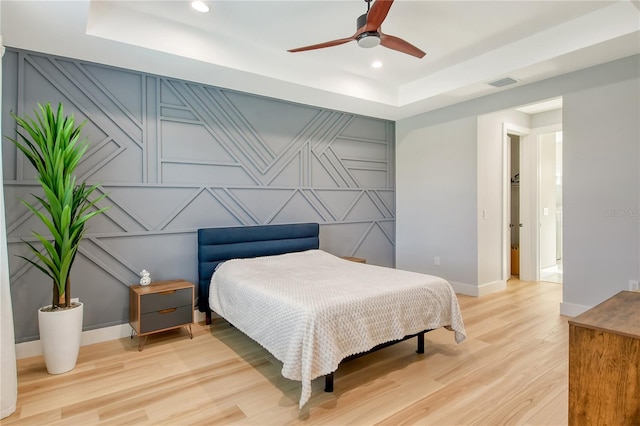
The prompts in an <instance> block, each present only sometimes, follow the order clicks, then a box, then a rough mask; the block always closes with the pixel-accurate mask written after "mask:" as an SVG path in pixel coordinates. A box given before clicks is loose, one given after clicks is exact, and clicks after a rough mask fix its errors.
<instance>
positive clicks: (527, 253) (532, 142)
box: [502, 122, 540, 281]
mask: <svg viewBox="0 0 640 426" xmlns="http://www.w3.org/2000/svg"><path fill="white" fill-rule="evenodd" d="M537 130H538V129H536V133H532V131H531V129H529V128H527V127H523V126H519V125H517V124H513V123H509V122H503V123H502V140H503V149H502V175H503V179H502V181H503V187H502V279H503V280H505V281H507V280H508V279H509V278H510V276H511V275H510V274H511V267H510V264H511V238H510V236H511V232H510V229H509V223H510V218H511V203H510V200H511V158H510V155H511V147H510V145H509V144H510V139H509V136H508V135H509V134H513V135H517V136H520V185H519V191H520V223H521V224H522V227H521V228H520V231H519V232H520V249H519V254H520V279H521V280H522V281H539V279H540V216H539V211H540V208H539V204H540V185H539V180H540V143H539V138H538V134H537Z"/></svg>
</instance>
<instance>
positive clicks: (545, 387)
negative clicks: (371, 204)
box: [2, 280, 568, 426]
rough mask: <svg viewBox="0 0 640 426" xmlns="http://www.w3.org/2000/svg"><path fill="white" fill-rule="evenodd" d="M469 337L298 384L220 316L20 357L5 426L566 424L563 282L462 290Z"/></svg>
mask: <svg viewBox="0 0 640 426" xmlns="http://www.w3.org/2000/svg"><path fill="white" fill-rule="evenodd" d="M458 298H459V303H460V307H461V310H462V316H463V319H464V321H465V325H466V329H467V335H468V337H467V340H466V341H464V342H463V343H462V344H456V343H455V341H454V338H453V333H452V332H450V331H448V330H445V329H440V330H435V331H433V332H430V333H427V335H426V339H425V345H426V347H425V353H424V354H416V353H415V341H413V339H412V340H409V341H406V342H402V343H400V344H397V345H394V346H392V347H389V348H385V349H383V350H381V351H379V352H376V353H374V354H370V355H367V356H365V357H362V358H359V359H356V360H353V361H349V362H348V363H345V364H343V365H342V366H341V367H340V369H339V370H338V372H337V373H336V381H335V391H334V392H333V393H325V392H323V385H324V381H323V379H322V378H319V379H316V380H314V381H313V383H312V388H313V394H312V396H311V399H310V400H309V402H308V403H307V404H306V405H305V407H303V409H301V410H300V409H298V398H299V396H300V384H299V383H298V382H295V381H291V380H287V379H285V378H283V377H282V376H281V373H280V371H281V369H282V365H281V364H280V363H279V361H277V360H276V359H275V358H274V357H273V356H272V355H271V354H269V353H268V352H267V351H266V350H265V349H264V348H262V347H261V346H260V345H258V344H257V343H255V342H254V341H252V340H251V339H249V338H247V337H246V336H244V335H243V334H242V333H241V332H239V331H238V330H237V329H235V328H233V327H231V326H230V325H229V324H228V323H227V322H226V321H224V320H221V319H216V320H215V321H214V324H213V326H212V327H209V326H205V325H204V324H194V325H193V339H189V338H188V337H187V336H186V332H184V331H183V330H173V331H171V332H167V333H161V334H158V335H153V336H150V337H149V339H148V341H147V344H146V345H145V348H144V350H143V351H142V352H139V351H138V350H137V345H138V342H137V338H134V339H129V338H124V339H119V340H115V341H111V342H105V343H100V344H95V345H91V346H86V347H82V348H81V351H80V357H79V360H78V365H77V366H76V368H75V369H74V370H73V371H71V372H69V373H65V374H63V375H58V376H51V375H49V374H47V372H46V369H45V367H44V362H43V359H42V357H33V358H28V359H22V360H19V361H18V385H19V390H18V408H17V410H16V412H15V413H14V414H13V415H11V416H9V417H8V418H6V419H3V420H2V424H3V425H5V424H6V425H7V426H8V425H41V424H59V425H77V424H99V425H128V424H153V425H156V424H157V425H187V424H189V425H191V424H194V425H197V424H206V425H227V424H234V425H347V424H354V425H374V424H378V425H402V424H407V425H409V424H410V425H418V424H424V425H440V424H442V425H498V424H508V425H548V424H553V425H564V424H567V409H568V403H567V396H568V390H567V387H568V386H567V378H568V325H567V319H566V318H564V317H561V316H560V315H559V304H560V301H561V299H562V287H561V286H560V285H558V284H555V283H547V282H522V281H519V280H510V281H509V283H508V286H507V289H506V290H505V291H502V292H500V293H495V294H491V295H487V296H484V297H481V298H475V297H470V296H464V295H459V297H458Z"/></svg>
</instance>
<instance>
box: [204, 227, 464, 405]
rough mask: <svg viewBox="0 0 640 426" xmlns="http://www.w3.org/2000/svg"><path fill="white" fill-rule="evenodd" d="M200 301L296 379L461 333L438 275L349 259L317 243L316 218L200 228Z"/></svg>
mask: <svg viewBox="0 0 640 426" xmlns="http://www.w3.org/2000/svg"><path fill="white" fill-rule="evenodd" d="M198 273H199V283H198V306H199V309H200V310H201V311H203V312H205V313H206V318H207V320H206V321H207V323H208V324H210V323H211V311H212V310H213V311H215V312H216V313H217V314H218V315H220V316H221V317H223V318H225V319H226V320H227V321H228V322H229V323H231V324H232V325H233V326H235V327H237V328H238V330H240V331H242V332H243V333H245V334H246V335H247V336H249V337H250V338H252V339H253V340H255V341H256V342H257V343H259V344H260V345H261V346H263V347H264V348H265V349H267V350H268V351H269V352H270V353H271V354H272V355H273V356H274V357H275V358H277V359H278V360H280V361H281V362H282V363H283V368H282V375H283V376H284V377H286V378H289V379H292V380H297V381H300V382H301V384H302V390H301V396H300V401H299V406H300V407H301V408H302V406H303V405H304V404H305V403H306V402H307V401H308V399H309V398H310V395H311V381H312V380H313V379H315V378H317V377H321V376H325V391H332V390H333V373H334V372H335V371H336V370H337V368H338V365H339V364H340V362H342V361H344V360H345V359H350V358H353V357H357V356H359V355H361V354H364V353H368V352H369V351H371V350H376V349H379V348H381V347H385V346H388V345H390V344H394V343H397V342H399V341H402V340H406V339H408V338H411V337H417V338H418V352H424V334H425V333H426V332H428V331H430V330H433V329H436V328H440V327H446V328H448V329H450V330H452V331H453V332H454V336H455V340H456V341H457V342H461V341H462V340H464V338H465V331H464V325H463V322H462V317H461V315H460V310H459V307H458V302H457V298H456V296H455V293H454V292H453V289H451V286H450V285H449V283H448V282H446V281H445V280H444V279H442V278H439V277H433V276H430V275H424V274H418V273H414V272H408V271H401V270H396V269H392V268H384V267H380V266H375V265H367V264H362V263H355V262H350V261H348V260H344V259H342V258H340V257H337V256H334V255H332V254H329V253H327V252H325V251H322V250H320V249H319V225H318V224H317V223H303V224H291V225H262V226H247V227H229V228H206V229H200V230H198Z"/></svg>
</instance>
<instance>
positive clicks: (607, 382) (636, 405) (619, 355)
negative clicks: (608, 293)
mask: <svg viewBox="0 0 640 426" xmlns="http://www.w3.org/2000/svg"><path fill="white" fill-rule="evenodd" d="M569 425H576V426H577V425H580V426H583V425H584V426H586V425H636V426H637V425H640V292H631V291H622V292H620V293H618V294H616V295H615V296H613V297H611V298H610V299H607V300H605V301H604V302H602V303H601V304H599V305H597V306H595V307H593V308H592V309H590V310H588V311H587V312H585V313H583V314H581V315H578V316H577V317H575V318H574V319H572V320H570V321H569Z"/></svg>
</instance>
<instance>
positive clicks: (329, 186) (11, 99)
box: [2, 49, 395, 342]
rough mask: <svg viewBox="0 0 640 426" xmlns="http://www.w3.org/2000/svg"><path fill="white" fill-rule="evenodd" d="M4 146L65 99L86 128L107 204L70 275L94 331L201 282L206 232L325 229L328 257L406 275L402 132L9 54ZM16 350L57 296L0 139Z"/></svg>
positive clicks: (16, 172)
mask: <svg viewBox="0 0 640 426" xmlns="http://www.w3.org/2000/svg"><path fill="white" fill-rule="evenodd" d="M2 75H3V82H2V84H3V91H2V93H3V99H2V106H3V107H2V114H3V115H2V123H3V128H2V134H3V135H4V136H11V137H15V134H16V130H15V122H14V120H13V119H12V118H11V117H10V115H9V113H10V112H11V111H13V112H15V113H17V114H18V115H21V116H22V115H24V114H25V113H26V114H29V115H33V110H34V109H35V108H36V106H37V103H38V102H40V103H44V102H51V103H52V104H53V105H54V106H55V105H57V103H58V102H60V101H62V102H63V103H64V106H65V111H66V112H67V113H73V114H74V115H75V117H76V120H77V121H82V120H87V124H86V125H85V127H84V136H86V137H87V139H88V141H89V144H90V147H89V150H88V152H87V154H86V155H85V157H84V159H83V161H82V163H81V164H80V166H79V168H78V176H79V178H80V179H84V180H87V181H88V182H90V183H96V182H100V183H101V184H102V189H103V191H104V192H105V193H106V194H107V197H106V198H105V199H104V200H103V202H102V203H100V206H101V207H103V206H106V205H110V206H111V208H110V210H108V211H107V213H106V214H104V215H100V216H97V217H96V218H95V219H92V221H91V222H89V225H88V229H87V231H86V234H85V235H86V236H85V239H84V240H83V242H82V243H81V246H80V251H79V254H78V256H77V258H76V263H75V264H74V268H73V270H72V276H71V280H72V294H73V296H74V297H79V298H80V300H81V301H82V302H84V303H85V314H84V315H85V317H84V328H85V330H86V329H95V328H100V327H106V326H111V325H117V324H122V323H127V322H128V297H129V296H128V286H129V285H131V284H137V283H138V281H139V278H140V277H139V275H138V273H139V271H141V270H142V269H147V270H149V271H150V272H151V278H152V279H153V280H163V279H173V278H184V279H187V280H189V281H191V282H196V280H197V269H196V265H197V259H196V257H197V256H196V230H197V229H198V228H201V227H216V226H244V225H258V224H271V223H273V224H275V223H296V222H319V223H320V225H321V226H320V246H321V248H322V249H323V250H326V251H328V252H331V253H334V254H336V255H340V256H358V257H363V258H366V259H367V261H368V262H369V263H373V264H378V265H383V266H391V267H393V266H394V265H395V259H394V256H395V249H394V244H395V181H394V176H395V172H394V162H395V159H394V150H395V146H394V135H395V129H394V123H393V122H391V121H385V120H380V119H375V118H369V117H362V116H356V115H353V114H348V113H344V112H339V111H331V110H326V109H322V108H317V107H312V106H307V105H300V104H294V103H290V102H285V101H281V100H277V99H269V98H265V97H260V96H255V95H250V94H246V93H240V92H237V91H232V90H226V89H221V88H218V87H212V86H207V85H203V84H198V83H192V82H188V81H181V80H176V79H172V78H166V77H161V76H158V75H151V74H146V73H141V72H135V71H130V70H123V69H118V68H114V67H110V66H105V65H99V64H94V63H88V62H83V61H78V60H72V59H66V58H60V57H55V56H50V55H45V54H39V53H33V52H27V51H22V50H16V49H8V50H7V52H6V54H5V56H4V58H3V74H2ZM2 149H3V155H2V158H3V161H4V164H3V169H4V191H5V200H4V201H5V203H4V207H5V209H6V217H7V227H8V229H7V234H8V240H9V268H10V280H11V292H12V298H13V308H14V316H15V327H16V340H17V341H18V342H20V341H26V340H32V339H35V338H37V337H38V327H37V316H36V312H37V309H38V307H40V306H43V305H46V304H48V303H50V300H49V299H50V287H51V284H50V282H49V280H48V278H46V277H45V276H44V275H43V274H42V273H41V272H40V271H38V270H37V269H35V268H34V267H32V266H31V265H30V264H29V263H28V262H25V261H24V260H22V259H21V258H19V257H17V256H16V255H25V256H29V255H30V254H29V253H28V252H27V250H25V244H24V243H23V242H22V240H28V241H33V238H32V237H31V230H33V229H35V230H38V231H39V232H41V233H43V234H45V233H46V231H45V229H43V227H42V226H41V225H40V224H39V223H38V221H37V220H34V217H33V216H32V215H31V214H30V213H29V211H28V210H27V209H26V208H25V207H24V206H23V205H22V204H21V203H20V202H19V199H20V198H25V199H31V200H33V199H32V197H31V195H30V194H32V193H33V194H37V195H38V194H39V193H40V190H39V185H38V184H37V182H36V181H35V173H34V172H33V170H32V167H31V165H30V164H29V163H28V162H27V161H26V160H25V159H24V158H23V156H22V155H21V154H20V153H18V152H17V150H16V149H15V148H14V147H13V145H12V144H11V143H10V142H9V141H7V140H6V138H3V142H2Z"/></svg>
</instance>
